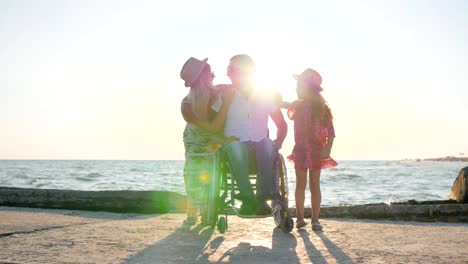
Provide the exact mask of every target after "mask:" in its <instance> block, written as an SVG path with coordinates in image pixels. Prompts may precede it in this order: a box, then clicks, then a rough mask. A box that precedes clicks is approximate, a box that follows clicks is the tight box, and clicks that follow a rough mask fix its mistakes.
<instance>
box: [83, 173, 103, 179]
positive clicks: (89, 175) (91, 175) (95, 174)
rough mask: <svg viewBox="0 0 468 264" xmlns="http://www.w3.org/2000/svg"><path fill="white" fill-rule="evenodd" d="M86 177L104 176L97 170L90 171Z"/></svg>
mask: <svg viewBox="0 0 468 264" xmlns="http://www.w3.org/2000/svg"><path fill="white" fill-rule="evenodd" d="M86 177H92V178H99V177H104V175H102V174H100V173H97V172H91V173H88V175H86Z"/></svg>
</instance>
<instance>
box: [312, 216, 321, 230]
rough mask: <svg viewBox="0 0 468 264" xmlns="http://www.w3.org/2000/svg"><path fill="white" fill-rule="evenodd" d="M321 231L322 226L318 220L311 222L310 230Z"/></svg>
mask: <svg viewBox="0 0 468 264" xmlns="http://www.w3.org/2000/svg"><path fill="white" fill-rule="evenodd" d="M322 229H323V226H322V225H321V224H320V222H319V220H318V219H315V220H312V230H315V231H319V230H322Z"/></svg>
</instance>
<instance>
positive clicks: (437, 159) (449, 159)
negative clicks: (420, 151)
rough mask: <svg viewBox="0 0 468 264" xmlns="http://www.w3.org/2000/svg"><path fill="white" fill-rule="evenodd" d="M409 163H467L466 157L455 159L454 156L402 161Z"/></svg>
mask: <svg viewBox="0 0 468 264" xmlns="http://www.w3.org/2000/svg"><path fill="white" fill-rule="evenodd" d="M404 160H410V161H416V162H420V161H455V162H468V157H455V156H446V157H441V158H428V159H404Z"/></svg>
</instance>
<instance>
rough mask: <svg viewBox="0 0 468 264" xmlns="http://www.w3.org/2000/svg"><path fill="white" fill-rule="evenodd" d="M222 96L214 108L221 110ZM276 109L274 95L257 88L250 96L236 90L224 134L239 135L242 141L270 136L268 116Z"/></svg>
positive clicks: (228, 135)
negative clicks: (265, 93)
mask: <svg viewBox="0 0 468 264" xmlns="http://www.w3.org/2000/svg"><path fill="white" fill-rule="evenodd" d="M221 106H222V99H221V97H219V98H218V100H217V101H216V102H215V103H214V104H213V106H212V109H213V110H215V111H217V112H218V111H219V110H220V109H221ZM275 109H276V106H275V104H274V100H273V99H272V96H265V95H264V93H263V95H262V94H261V93H260V92H257V91H256V90H254V91H252V94H251V95H250V97H249V98H247V97H246V96H244V95H243V94H242V93H240V92H239V91H236V92H235V94H234V98H233V100H232V103H231V105H230V106H229V110H228V113H227V116H226V122H225V124H224V135H225V136H227V137H231V136H234V137H237V138H239V140H240V142H246V141H254V142H257V141H260V140H262V139H265V138H267V137H268V117H269V115H270V113H271V112H272V111H274V110H275Z"/></svg>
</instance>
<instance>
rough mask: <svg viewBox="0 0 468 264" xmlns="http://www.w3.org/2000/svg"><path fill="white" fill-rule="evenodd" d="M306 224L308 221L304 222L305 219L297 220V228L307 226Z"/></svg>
mask: <svg viewBox="0 0 468 264" xmlns="http://www.w3.org/2000/svg"><path fill="white" fill-rule="evenodd" d="M305 226H307V223H306V222H304V220H301V221H297V222H296V228H297V229H301V228H303V227H305Z"/></svg>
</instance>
